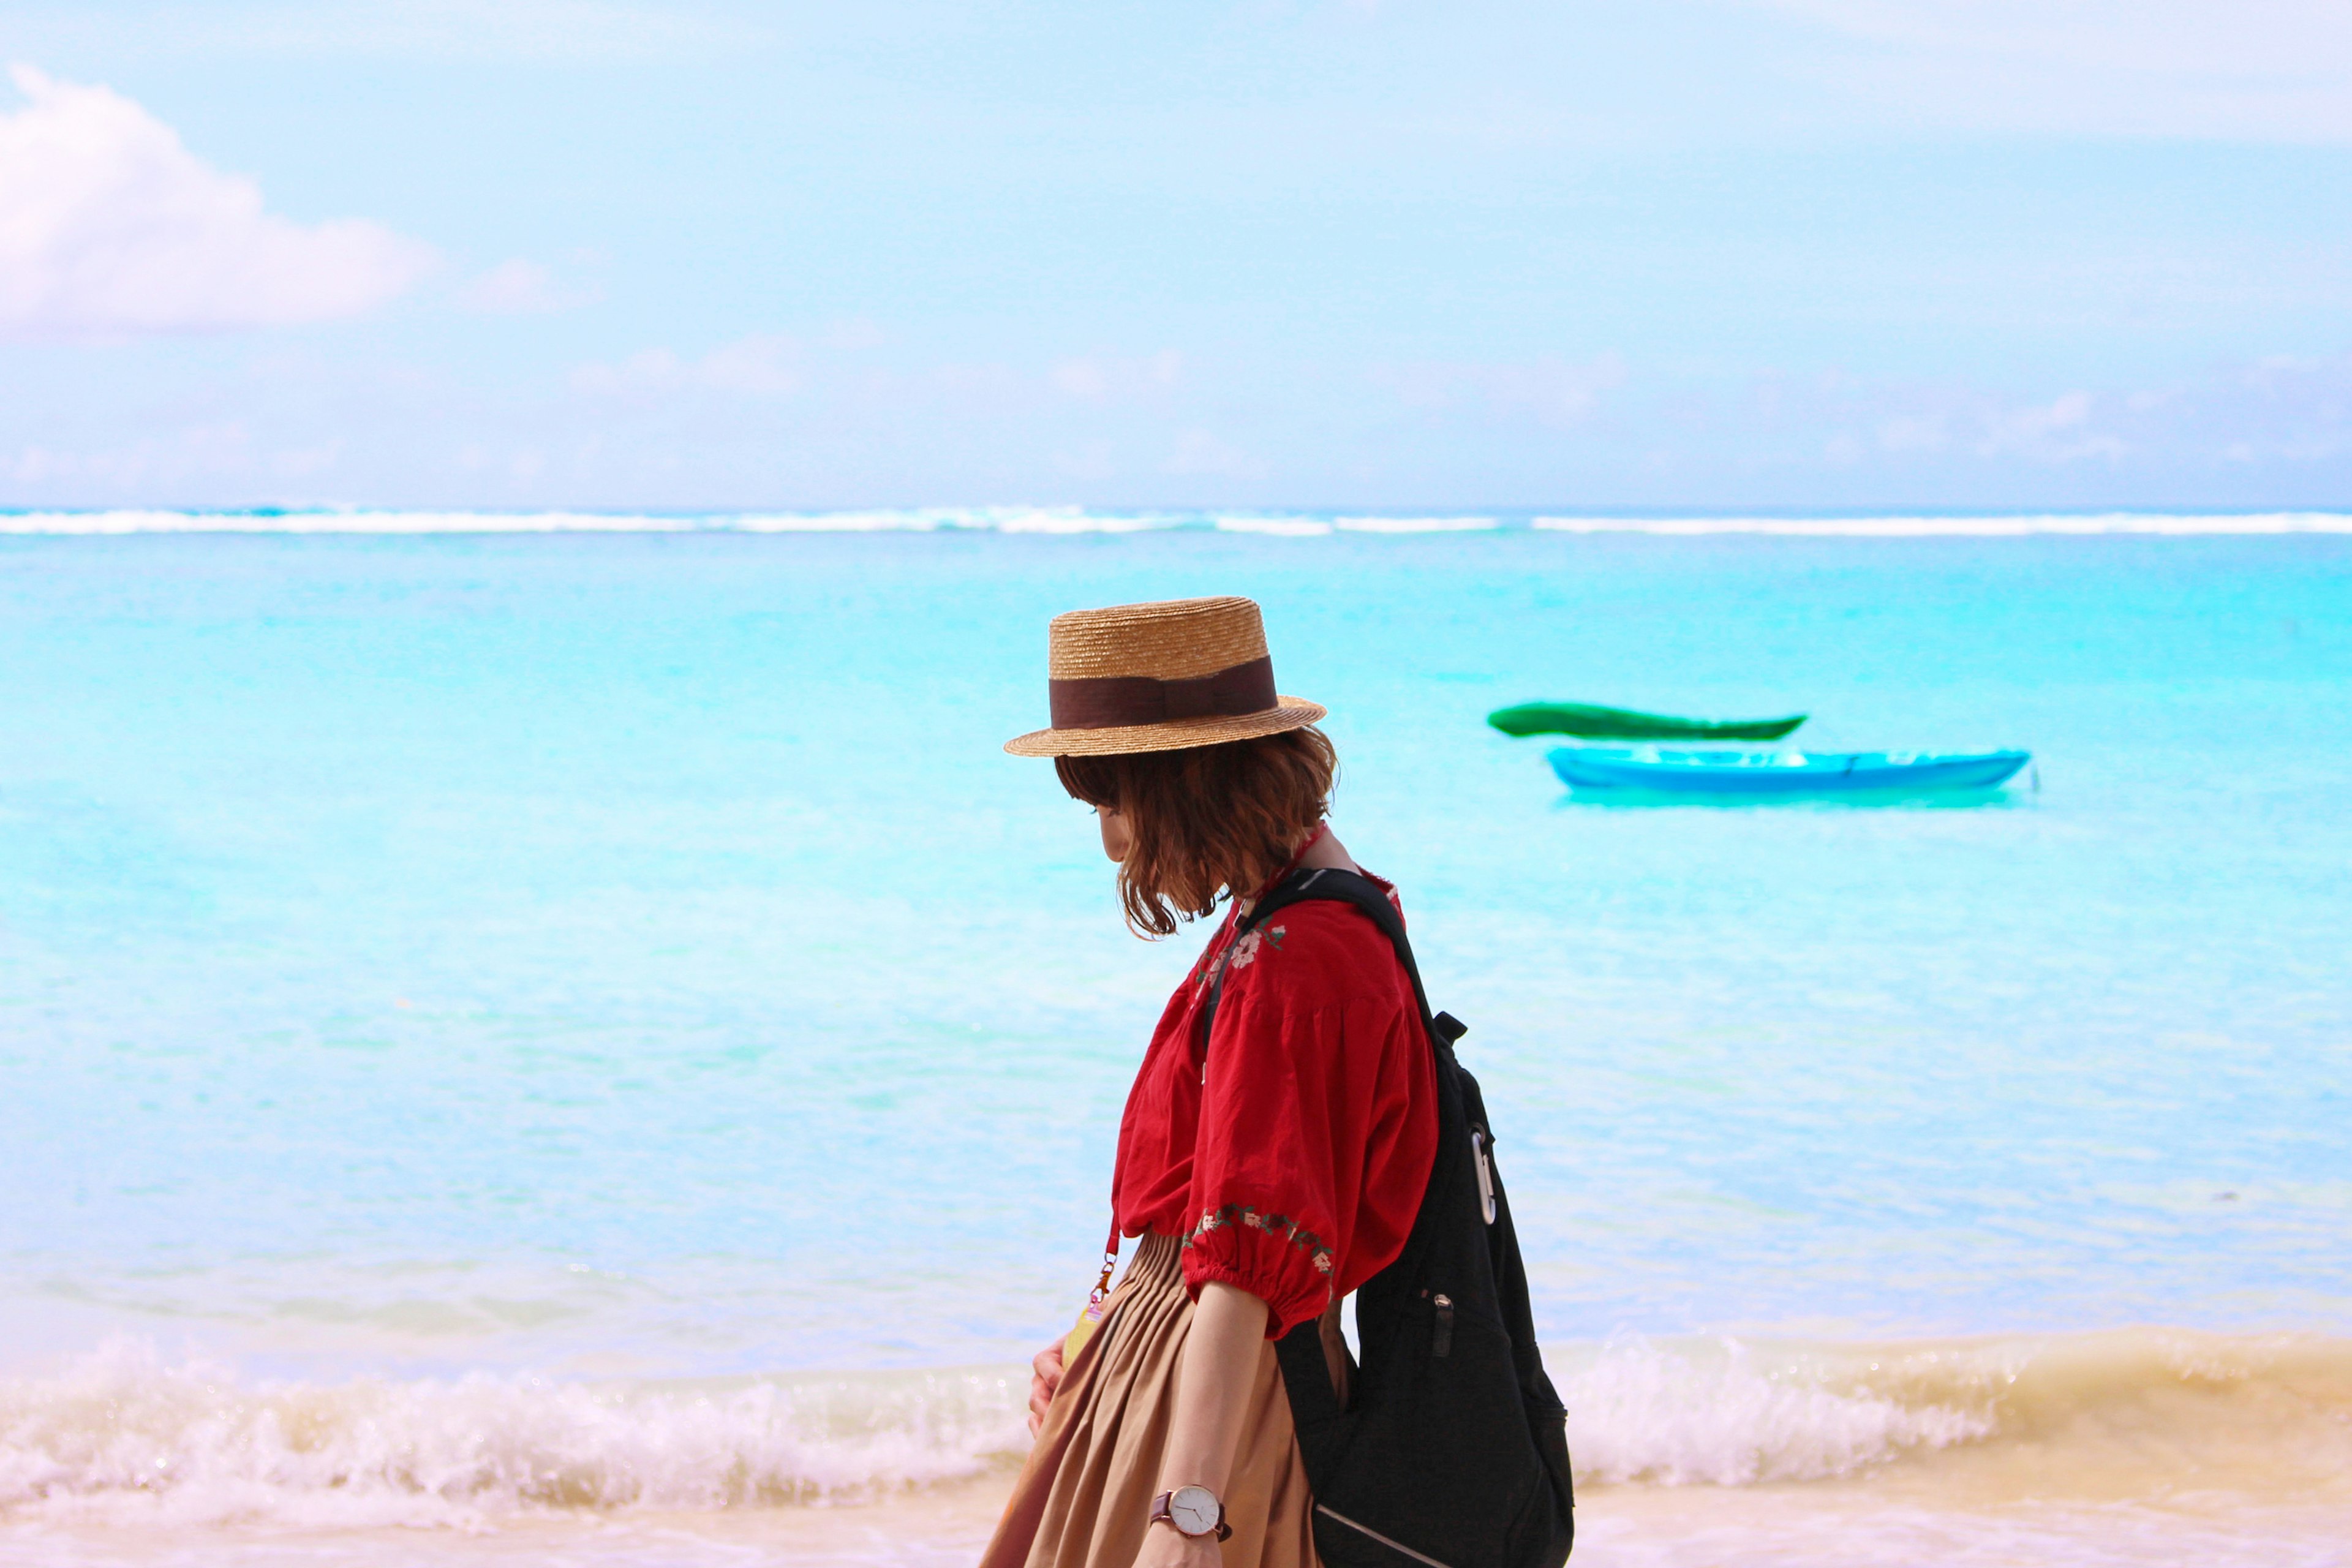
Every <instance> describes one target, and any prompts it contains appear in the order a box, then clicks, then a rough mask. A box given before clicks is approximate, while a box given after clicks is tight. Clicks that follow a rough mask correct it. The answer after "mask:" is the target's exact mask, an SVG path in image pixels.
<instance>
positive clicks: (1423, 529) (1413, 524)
mask: <svg viewBox="0 0 2352 1568" xmlns="http://www.w3.org/2000/svg"><path fill="white" fill-rule="evenodd" d="M1501 525H1502V524H1501V520H1500V519H1498V518H1492V517H1335V518H1333V519H1332V520H1331V526H1332V527H1334V528H1337V529H1342V530H1344V531H1347V532H1349V533H1483V532H1486V531H1488V530H1490V529H1494V528H1498V527H1500V526H1501Z"/></svg>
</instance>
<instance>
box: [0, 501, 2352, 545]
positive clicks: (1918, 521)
mask: <svg viewBox="0 0 2352 1568" xmlns="http://www.w3.org/2000/svg"><path fill="white" fill-rule="evenodd" d="M1184 530H1192V531H1214V532H1224V533H1257V534H1270V535H1276V536H1286V537H1322V536H1327V535H1330V534H1334V533H1370V534H1442V533H1464V532H1472V533H1481V532H1497V531H1506V532H1507V531H1530V530H1532V531H1541V532H1560V533H1646V534H1661V535H1669V536H1681V535H1692V534H1764V535H1780V536H1811V537H1838V538H1863V539H1870V538H1931V537H1962V538H2001V537H2011V536H2025V535H2035V534H2125V535H2133V534H2137V535H2214V534H2218V535H2247V534H2309V533H2327V534H2341V533H2352V513H2345V512H2323V511H2302V512H2261V513H2232V512H2222V513H2202V514H2188V513H2179V514H2177V513H2170V512H2102V513H2047V514H2039V515H2008V514H1987V515H1983V516H1975V517H1960V516H1952V517H1942V516H1919V517H1903V516H1885V517H1554V516H1538V517H1528V516H1516V517H1502V516H1475V515H1474V516H1451V515H1446V516H1369V515H1352V514H1340V513H1320V512H1262V513H1261V512H1216V511H1188V510H1169V511H1096V510H1087V509H1085V508H1081V507H1023V506H988V507H908V508H895V509H893V508H883V509H871V510H849V511H811V512H708V513H664V512H599V511H513V512H509V511H476V510H446V511H422V510H419V511H403V510H370V509H364V508H350V509H345V508H314V509H299V508H289V509H278V508H263V509H258V510H194V511H183V510H164V509H149V510H136V509H123V510H91V511H80V510H51V511H0V534H23V535H121V534H155V533H284V534H311V533H329V534H333V533H352V534H539V533H750V534H767V533H937V532H979V533H1006V534H1096V533H1138V532H1163V531H1184Z"/></svg>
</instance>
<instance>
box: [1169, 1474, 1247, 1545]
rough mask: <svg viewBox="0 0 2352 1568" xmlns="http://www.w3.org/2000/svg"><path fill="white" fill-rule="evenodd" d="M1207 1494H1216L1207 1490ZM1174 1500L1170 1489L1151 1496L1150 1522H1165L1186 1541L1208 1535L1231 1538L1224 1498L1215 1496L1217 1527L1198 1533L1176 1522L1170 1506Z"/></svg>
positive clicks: (1231, 1527) (1232, 1530) (1225, 1539)
mask: <svg viewBox="0 0 2352 1568" xmlns="http://www.w3.org/2000/svg"><path fill="white" fill-rule="evenodd" d="M1202 1491H1204V1492H1205V1491H1209V1489H1208V1488H1206V1487H1202ZM1209 1495H1210V1496H1211V1497H1216V1495H1217V1494H1216V1493H1214V1492H1209ZM1175 1500H1176V1494H1175V1493H1174V1492H1172V1491H1165V1492H1161V1493H1160V1495H1159V1496H1158V1497H1156V1498H1153V1499H1152V1500H1151V1519H1150V1522H1151V1523H1153V1524H1165V1525H1166V1526H1167V1527H1168V1528H1169V1529H1171V1530H1172V1531H1175V1532H1176V1533H1177V1534H1179V1535H1181V1536H1182V1537H1184V1538H1185V1539H1186V1540H1188V1541H1200V1540H1202V1539H1204V1538H1206V1537H1207V1536H1210V1535H1214V1536H1215V1537H1216V1538H1217V1539H1218V1540H1219V1541H1227V1540H1231V1539H1232V1537H1233V1533H1234V1527H1233V1526H1232V1525H1230V1524H1227V1523H1226V1522H1225V1500H1224V1499H1223V1498H1217V1528H1216V1529H1215V1530H1213V1531H1206V1530H1204V1531H1202V1532H1201V1533H1200V1534H1199V1535H1195V1534H1193V1533H1192V1531H1189V1530H1186V1529H1185V1528H1184V1527H1183V1526H1182V1525H1181V1524H1179V1523H1177V1522H1176V1514H1175V1510H1174V1508H1173V1506H1172V1505H1173V1504H1174V1502H1175Z"/></svg>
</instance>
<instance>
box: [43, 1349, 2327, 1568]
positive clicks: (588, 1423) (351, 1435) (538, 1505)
mask: <svg viewBox="0 0 2352 1568" xmlns="http://www.w3.org/2000/svg"><path fill="white" fill-rule="evenodd" d="M1551 1359H1552V1361H1553V1363H1554V1367H1555V1373H1556V1376H1557V1378H1558V1381H1559V1386H1560V1392H1561V1393H1562V1394H1563V1395H1564V1396H1565V1398H1566V1400H1567V1402H1568V1405H1569V1407H1570V1426H1569V1438H1570V1447H1571V1448H1572V1449H1573V1451H1574V1453H1575V1455H1576V1459H1577V1468H1578V1472H1579V1475H1580V1479H1583V1480H1584V1481H1585V1482H1586V1483H1588V1484H1590V1483H1596V1482H1597V1483H1603V1484H1615V1485H1632V1486H1640V1487H1674V1486H1687V1485H1712V1486H1727V1487H1738V1486H1746V1485H1750V1484H1755V1483H1764V1482H1801V1481H1817V1480H1823V1479H1833V1478H1839V1477H1851V1476H1855V1475H1862V1474H1868V1473H1871V1472H1873V1471H1875V1470H1878V1469H1882V1468H1885V1467H1887V1466H1889V1465H1903V1466H1910V1467H1918V1466H1922V1465H1925V1466H1929V1467H1933V1466H1935V1465H1937V1464H1948V1463H1952V1462H1955V1460H1956V1459H1957V1458H1960V1457H1963V1456H1968V1455H1972V1454H1973V1455H1979V1456H1983V1455H1991V1456H1994V1457H1995V1458H1996V1459H1998V1458H2000V1456H2001V1455H2003V1454H2006V1455H2007V1456H2008V1458H2009V1459H2010V1460H2012V1461H2013V1460H2017V1459H2018V1458H2019V1457H2020V1456H2023V1457H2025V1458H2026V1460H2027V1461H2028V1468H2030V1470H2031V1473H2032V1480H2033V1484H2034V1485H2035V1486H2036V1487H2038V1488H2043V1489H2049V1488H2052V1487H2059V1488H2061V1489H2063V1474H2064V1473H2065V1472H2066V1470H2067V1468H2068V1467H2070V1466H2072V1467H2074V1468H2076V1469H2078V1470H2081V1471H2082V1472H2083V1473H2084V1474H2089V1473H2093V1472H2102V1471H2104V1470H2105V1469H2108V1468H2113V1464H2112V1463H2111V1461H2112V1462H2113V1463H2120V1464H2122V1465H2124V1466H2126V1468H2131V1469H2132V1470H2133V1472H2134V1473H2136V1474H2145V1475H2151V1476H2153V1475H2156V1474H2157V1472H2156V1471H2153V1470H2150V1469H2149V1466H2150V1465H2151V1464H2153V1463H2156V1460H2155V1459H2153V1458H2151V1456H2160V1455H2161V1454H2163V1453H2166V1452H2171V1451H2174V1450H2178V1451H2179V1452H2180V1453H2183V1454H2187V1455H2189V1458H2188V1459H2185V1460H2184V1461H2183V1462H2184V1463H2188V1464H2190V1466H2191V1468H2193V1469H2194V1471H2195V1473H2196V1474H2197V1475H2199V1476H2200V1478H2203V1479H2204V1482H2205V1483H2206V1484H2210V1483H2211V1482H2212V1480H2213V1478H2214V1477H2216V1476H2217V1475H2220V1474H2222V1473H2225V1472H2228V1471H2229V1470H2230V1469H2231V1467H2232V1466H2236V1467H2237V1468H2248V1467H2252V1470H2260V1471H2263V1472H2264V1473H2275V1474H2277V1475H2278V1476H2279V1478H2280V1482H2279V1484H2281V1485H2293V1486H2300V1487H2303V1488H2305V1489H2306V1490H2308V1489H2309V1488H2310V1487H2312V1486H2314V1485H2321V1486H2324V1485H2325V1482H2324V1481H2317V1482H2315V1481H2314V1480H2312V1479H2311V1478H2313V1477H2315V1476H2316V1477H2325V1476H2326V1475H2328V1474H2335V1475H2339V1476H2352V1342H2344V1341H2336V1340H2326V1339H2319V1338H2315V1337H2312V1336H2291V1335H2282V1336H2270V1337H2248V1336H2236V1337H2225V1336H2218V1335H2202V1334H2192V1333H2186V1332H2176V1331H2158V1330H2134V1331H2118V1332H2115V1333H2106V1334H2094V1335H2082V1336H2073V1337H2067V1338H2058V1339H2050V1340H1996V1341H1982V1342H1954V1343H1940V1344H1906V1345H1888V1346H1875V1347H1874V1346H1867V1345H1864V1346H1853V1345H1839V1346H1801V1345H1789V1344H1777V1345H1757V1346H1748V1345H1742V1344H1740V1343H1738V1342H1728V1341H1714V1342H1675V1343H1670V1344H1668V1343H1653V1342H1644V1341H1627V1342H1612V1343H1611V1344H1608V1345H1604V1346H1599V1347H1582V1348H1578V1349H1571V1350H1570V1351H1568V1352H1566V1353H1564V1354H1555V1355H1554V1356H1553V1357H1552V1358H1551ZM1024 1396H1025V1378H1024V1375H1023V1374H1022V1373H1014V1372H1010V1371H1007V1372H996V1371H964V1372H938V1373H851V1374H833V1375H814V1374H810V1375H799V1376H777V1377H761V1378H737V1379H724V1380H704V1381H694V1382H677V1381H673V1382H663V1383H639V1384H591V1383H584V1382H572V1381H564V1380H558V1379H543V1378H537V1377H517V1376H490V1375H486V1374H478V1375H471V1376H466V1377H460V1378H455V1379H447V1380H433V1379H415V1380H405V1381H392V1380H383V1379H370V1378H362V1379H356V1380H353V1381H351V1382H347V1383H341V1384H316V1383H300V1382H286V1383H265V1382H252V1381H247V1380H241V1379H239V1378H238V1377H236V1376H235V1375H234V1374H232V1373H230V1372H229V1371H228V1370H227V1369H226V1368H223V1367H219V1366H214V1365H208V1364H205V1363H200V1362H195V1363H167V1362H165V1361H164V1360H163V1359H162V1358H161V1357H159V1356H158V1354H157V1353H156V1352H155V1351H154V1349H153V1348H152V1346H151V1345H148V1344H146V1343H145V1342H137V1341H129V1340H122V1341H117V1342H112V1343H110V1344H109V1345H108V1346H106V1347H105V1348H104V1349H102V1350H101V1351H100V1352H96V1353H94V1354H92V1355H89V1356H88V1357H86V1358H84V1359H82V1360H80V1361H79V1362H77V1363H73V1364H71V1365H69V1366H67V1367H65V1368H63V1369H61V1370H59V1371H58V1372H57V1373H54V1374H52V1375H48V1376H45V1377H38V1378H18V1379H15V1380H10V1381H5V1382H0V1520H5V1521H20V1522H21V1521H46V1522H51V1523H58V1524H74V1525H99V1526H104V1525H110V1524H116V1523H133V1524H138V1523H143V1524H153V1525H163V1526H176V1525H194V1524H225V1523H246V1522H263V1523H275V1524H287V1525H294V1526H320V1527H324V1526H332V1527H341V1528H380V1527H385V1526H392V1525H436V1524H439V1525H471V1524H479V1523H487V1522H492V1521H496V1520H498V1519H500V1518H513V1517H523V1516H532V1515H539V1516H562V1515H579V1514H583V1513H608V1512H619V1511H627V1510H660V1511H664V1512H703V1511H715V1510H742V1509H746V1508H751V1509H757V1508H763V1507H764V1508H774V1507H788V1506H793V1505H807V1504H814V1503H828V1502H847V1501H871V1500H881V1499H886V1498H887V1497H890V1496H893V1495H899V1494H905V1493H908V1492H910V1491H915V1490H919V1489H926V1488H929V1487H933V1486H936V1485H939V1484H940V1483H944V1482H952V1481H955V1480H957V1479H967V1478H971V1477H975V1476H979V1475H982V1474H983V1473H986V1472H989V1471H992V1470H999V1471H1001V1470H1005V1469H1009V1468H1011V1467H1012V1466H1013V1465H1014V1464H1016V1463H1017V1462H1018V1458H1019V1456H1020V1455H1021V1454H1022V1452H1023V1451H1024V1448H1025V1447H1026V1437H1025V1436H1024V1431H1023V1427H1022V1405H1023V1400H1024ZM2109 1449H2112V1450H2113V1453H2109V1452H2108V1450H2109ZM2282 1465H2284V1468H2280V1467H2281V1466H2282ZM2158 1468H2159V1469H2160V1468H2161V1467H2160V1465H2159V1466H2158ZM2250 1473H2251V1472H2250Z"/></svg>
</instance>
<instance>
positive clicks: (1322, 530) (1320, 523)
mask: <svg viewBox="0 0 2352 1568" xmlns="http://www.w3.org/2000/svg"><path fill="white" fill-rule="evenodd" d="M1217 528H1218V530H1219V531H1221V532H1224V533H1272V534H1279V535H1284V536H1286V537H1289V538H1293V539H1316V538H1320V537H1321V536H1322V535H1324V534H1327V533H1328V532H1330V531H1331V525H1330V524H1329V523H1328V522H1327V521H1324V520H1323V519H1321V518H1319V517H1220V518H1219V519H1217Z"/></svg>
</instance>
